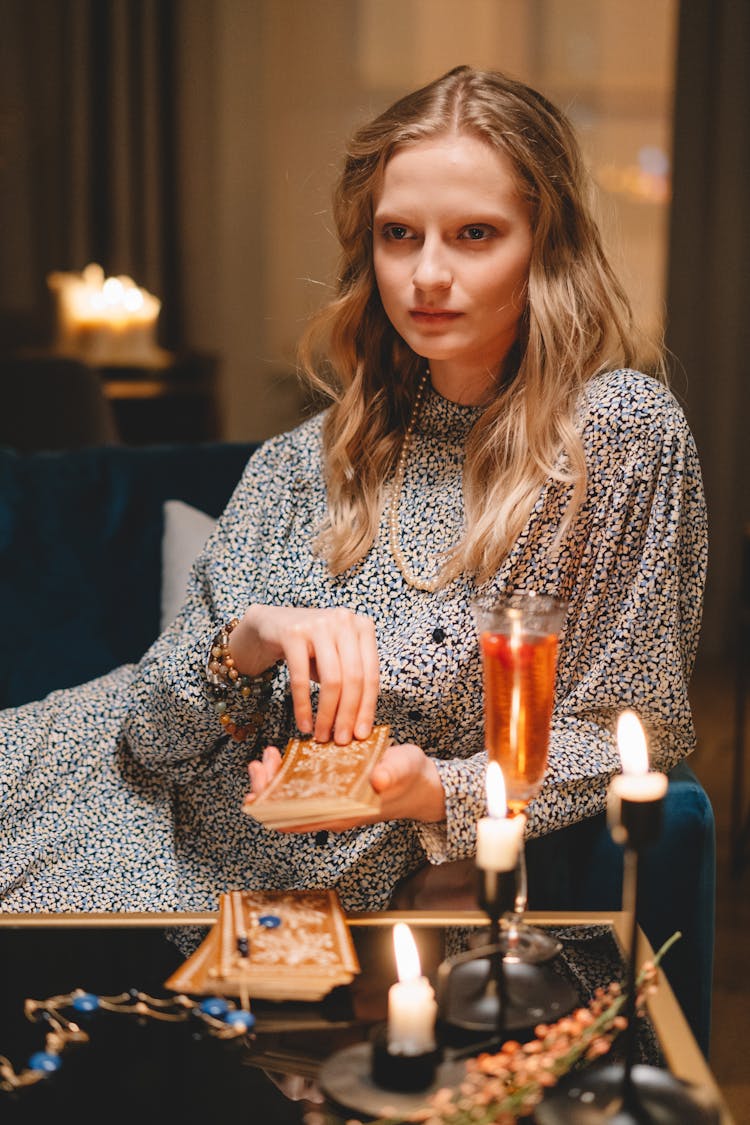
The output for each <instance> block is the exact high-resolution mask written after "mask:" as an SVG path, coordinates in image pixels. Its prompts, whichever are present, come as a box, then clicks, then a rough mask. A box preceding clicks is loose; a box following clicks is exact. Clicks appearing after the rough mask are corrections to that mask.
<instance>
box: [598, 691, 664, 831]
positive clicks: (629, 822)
mask: <svg viewBox="0 0 750 1125" xmlns="http://www.w3.org/2000/svg"><path fill="white" fill-rule="evenodd" d="M617 748H618V750H619V751H620V758H621V760H622V770H623V772H622V773H621V774H617V775H616V776H615V777H613V778H612V781H611V782H610V785H609V791H608V793H607V820H608V822H609V827H610V831H611V833H612V838H613V840H614V841H615V843H618V844H630V846H632V847H636V848H638V847H640V846H643V845H644V844H646V843H649V842H651V841H652V840H653V839H656V837H657V836H658V834H659V832H660V830H661V817H662V811H661V802H662V801H663V800H664V797H665V796H666V794H667V785H668V779H667V776H666V774H663V773H657V772H653V773H650V772H649V768H648V751H647V749H646V738H645V735H644V733H643V727H642V726H641V724H640V721H639V719H638V716H637V715H636V714H635V713H634V712H633V711H623V713H622V714H621V715H620V718H619V719H618V722H617Z"/></svg>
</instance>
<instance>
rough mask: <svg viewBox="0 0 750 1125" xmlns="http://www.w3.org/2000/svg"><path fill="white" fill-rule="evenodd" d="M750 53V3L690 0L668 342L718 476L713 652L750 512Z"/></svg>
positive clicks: (680, 90)
mask: <svg viewBox="0 0 750 1125" xmlns="http://www.w3.org/2000/svg"><path fill="white" fill-rule="evenodd" d="M749 58H750V4H747V3H744V2H743V3H739V2H737V0H686V2H684V3H682V4H681V5H680V25H679V42H678V57H677V82H676V98H675V114H674V196H673V202H672V212H671V228H670V264H669V276H668V300H667V314H668V328H667V343H668V346H669V348H670V349H671V351H672V352H673V354H674V356H675V357H676V360H677V369H676V373H675V377H674V381H673V385H674V387H675V390H676V392H677V394H678V395H679V396H680V397H682V398H683V400H684V402H685V405H686V411H687V415H688V419H689V421H690V424H691V426H692V429H693V433H694V434H695V438H696V442H697V444H698V449H699V453H700V456H701V462H702V466H703V473H704V480H705V486H706V495H707V500H708V507H709V522H710V539H709V551H710V558H709V577H708V585H707V590H706V603H705V617H704V628H703V639H702V648H701V650H702V652H703V653H704V654H705V655H706V656H710V657H712V658H715V657H721V656H726V655H727V654H728V653H729V652H730V651H731V650H732V648H733V647H734V642H735V638H736V629H737V626H736V621H737V616H738V613H737V600H738V597H739V582H740V558H741V541H742V530H743V527H744V526H745V525H747V524H748V522H750V428H749V423H750V411H749V410H748V407H749V406H750V389H749V384H750V67H749V66H748V59H749Z"/></svg>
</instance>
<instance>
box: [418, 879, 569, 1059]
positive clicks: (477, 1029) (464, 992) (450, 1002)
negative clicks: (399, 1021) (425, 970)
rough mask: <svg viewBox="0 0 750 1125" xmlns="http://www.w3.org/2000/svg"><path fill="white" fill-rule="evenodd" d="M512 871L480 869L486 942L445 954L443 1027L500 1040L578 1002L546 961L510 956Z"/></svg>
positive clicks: (439, 989)
mask: <svg viewBox="0 0 750 1125" xmlns="http://www.w3.org/2000/svg"><path fill="white" fill-rule="evenodd" d="M515 880H516V874H515V871H485V870H482V869H480V871H479V895H478V898H479V905H480V906H481V908H482V910H484V912H485V913H486V914H487V916H488V919H489V928H490V935H489V943H488V944H487V945H482V946H478V947H476V948H473V949H469V950H467V951H466V952H464V953H459V954H456V955H455V956H453V957H448V958H446V959H445V961H443V963H442V964H441V966H440V968H439V970H438V977H437V994H438V1005H439V1014H440V1019H441V1021H442V1023H443V1024H444V1025H445V1027H446V1029H448V1030H453V1031H454V1032H455V1031H457V1032H459V1033H462V1034H464V1035H468V1036H470V1037H481V1039H482V1040H483V1041H484V1040H486V1039H487V1037H488V1036H489V1037H490V1038H489V1040H488V1042H486V1043H484V1042H483V1043H482V1046H483V1047H485V1046H486V1047H490V1046H491V1045H493V1044H495V1043H498V1044H499V1043H502V1042H503V1041H504V1039H505V1036H506V1034H507V1033H508V1032H511V1031H512V1032H516V1033H517V1032H519V1031H524V1030H527V1029H529V1028H531V1027H534V1025H535V1024H537V1023H540V1022H543V1021H552V1020H556V1019H559V1018H560V1017H561V1016H563V1015H564V1014H565V1013H566V1012H569V1011H570V1010H571V1009H572V1008H574V1007H575V1005H576V1003H577V996H576V993H575V990H574V989H573V987H572V986H571V985H570V984H569V983H568V982H567V981H566V980H564V979H563V977H561V976H560V975H559V974H558V973H556V972H554V970H553V969H551V968H550V967H549V965H537V964H530V963H527V962H524V961H516V960H513V961H508V960H507V959H506V958H505V952H506V943H505V941H504V937H503V930H504V924H503V918H504V916H505V914H506V913H507V912H508V911H509V910H511V909H512V907H513V902H514V900H515V886H516V883H515Z"/></svg>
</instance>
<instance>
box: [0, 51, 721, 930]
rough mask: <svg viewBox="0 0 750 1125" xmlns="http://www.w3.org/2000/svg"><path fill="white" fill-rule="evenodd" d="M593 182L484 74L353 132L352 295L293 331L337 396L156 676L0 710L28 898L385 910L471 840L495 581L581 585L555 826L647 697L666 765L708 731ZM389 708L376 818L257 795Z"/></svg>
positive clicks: (653, 408)
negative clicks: (252, 898) (287, 757)
mask: <svg viewBox="0 0 750 1125" xmlns="http://www.w3.org/2000/svg"><path fill="white" fill-rule="evenodd" d="M587 194H588V188H587V181H586V175H585V172H584V169H583V165H582V162H581V157H580V154H579V151H578V147H577V144H576V141H575V138H574V136H573V133H572V131H571V129H570V126H569V125H568V123H567V121H566V120H565V118H564V117H563V116H562V114H560V112H559V111H558V110H557V109H555V108H554V107H553V106H552V105H550V103H549V102H547V101H546V100H545V99H544V98H543V97H541V96H540V95H539V94H537V93H536V92H534V91H533V90H530V89H529V88H527V87H525V86H523V85H521V84H519V83H516V82H513V81H511V80H509V79H507V78H505V77H503V76H501V75H496V74H483V73H479V72H475V71H473V70H471V69H469V68H466V67H460V68H458V69H457V70H455V71H452V72H451V73H450V74H448V75H446V76H444V77H443V78H441V79H439V80H438V81H436V82H434V83H432V84H431V85H430V86H427V87H425V88H424V89H423V90H419V91H417V92H416V93H414V94H412V95H410V96H408V97H406V98H404V99H403V100H401V101H400V102H398V103H396V104H395V105H394V106H393V107H391V108H390V109H389V110H387V111H386V112H385V113H384V114H382V115H381V116H380V117H378V118H377V119H376V120H375V121H373V122H372V123H370V124H369V125H366V126H365V127H364V128H362V129H361V130H360V131H359V132H358V133H357V134H356V136H355V137H354V140H353V143H352V146H351V150H350V152H349V154H348V157H347V161H346V165H345V168H344V172H343V175H342V177H341V180H340V183H339V185H338V189H337V193H336V199H335V218H336V223H337V228H338V233H339V238H340V241H341V247H342V263H341V271H340V278H339V283H338V293H337V295H336V298H335V300H334V301H333V302H332V304H331V305H330V306H329V307H328V308H326V309H324V310H323V311H322V312H321V313H320V315H319V316H318V317H317V318H316V319H315V320H314V321H313V323H312V325H311V327H310V330H309V332H308V334H307V336H306V339H305V341H304V342H303V348H302V356H303V365H304V368H305V370H306V372H307V374H308V376H309V377H310V378H311V379H312V380H313V382H314V383H316V384H317V385H318V386H320V385H323V384H324V383H325V385H326V386H329V387H330V389H331V394H332V396H333V405H332V406H330V407H329V409H328V410H327V411H326V412H325V413H323V414H322V415H319V416H317V417H315V418H313V419H311V420H310V421H307V422H305V423H304V424H303V425H301V426H300V427H298V428H297V429H296V430H294V431H293V432H292V433H290V434H285V435H282V436H281V437H278V438H275V439H273V440H271V441H269V442H267V443H266V444H265V445H264V446H263V447H262V449H261V450H260V451H259V452H258V453H257V454H256V455H255V456H254V457H253V458H252V459H251V461H250V463H249V465H248V467H247V470H246V472H245V474H244V476H243V479H242V481H241V482H240V484H239V485H238V488H237V490H236V492H235V494H234V496H233V498H232V500H231V502H230V504H229V506H228V508H227V510H226V512H225V514H224V516H223V517H222V520H221V521H220V524H219V526H218V528H217V530H216V532H215V534H214V535H213V536H212V538H211V540H210V541H209V543H208V544H207V546H206V549H205V551H204V553H203V555H202V556H201V558H200V559H199V561H198V563H197V564H196V567H195V569H194V572H193V578H192V584H191V589H190V592H189V597H188V600H187V602H186V604H185V606H184V608H183V610H182V612H181V614H180V615H179V617H178V619H177V620H176V621H175V622H174V624H173V625H172V626H170V628H169V629H168V630H167V631H166V632H165V633H164V635H163V636H162V637H161V638H160V639H159V640H158V641H157V642H156V643H155V644H154V646H153V647H152V648H151V650H150V651H149V652H148V653H147V654H146V656H145V657H144V658H143V660H142V661H141V663H140V665H139V666H138V667H137V668H133V667H127V668H124V669H121V670H119V671H118V672H116V673H113V674H112V675H111V676H109V677H105V678H104V679H103V680H100V681H95V682H94V684H91V685H87V686H86V687H84V688H82V689H77V690H76V691H74V692H67V693H58V694H57V696H53V697H50V700H49V701H47V702H45V703H43V704H40V705H30V706H29V707H27V708H22V709H20V711H19V712H16V713H15V714H14V715H12V716H11V717H10V719H7V720H6V732H7V733H6V735H5V738H6V741H8V740H9V741H10V745H11V750H12V751H13V753H12V754H11V756H10V760H11V761H13V762H14V763H15V762H19V763H21V764H19V766H18V768H17V773H18V775H19V776H18V777H17V791H16V794H15V795H14V796H13V797H12V799H11V800H10V801H9V802H8V803H7V804H6V805H5V807H6V808H7V810H8V811H7V813H6V816H5V818H4V832H6V833H7V836H6V837H5V838H4V839H3V841H2V843H3V846H2V848H0V856H1V857H2V860H0V862H2V863H3V866H4V883H3V887H4V892H5V897H4V899H3V905H4V907H5V908H6V909H28V908H32V907H35V908H39V907H42V906H47V907H49V908H53V909H54V908H58V909H59V908H64V907H66V908H73V907H76V906H78V907H80V906H81V905H82V904H85V905H88V904H89V903H92V904H96V905H99V907H104V908H108V907H111V908H118V907H119V908H134V907H140V908H146V909H149V908H159V907H162V908H163V907H167V908H169V907H174V906H179V907H181V908H185V909H195V908H210V907H212V906H214V905H215V902H216V896H217V894H218V892H220V891H223V890H226V889H228V888H231V887H240V886H254V887H294V886H300V887H301V886H335V887H337V888H338V890H339V893H340V895H341V897H342V900H343V902H344V904H345V906H347V907H349V908H377V907H382V906H385V905H386V904H387V902H388V900H389V897H390V895H391V892H392V890H393V887H394V886H395V884H396V882H397V881H398V880H399V879H400V878H401V877H402V876H404V875H405V874H407V873H408V872H410V871H411V870H413V869H414V868H416V867H417V866H419V865H420V864H421V863H423V862H424V860H425V858H427V859H428V860H430V861H432V862H435V863H439V862H442V861H444V860H448V859H453V858H461V857H464V856H467V855H470V854H471V853H472V851H473V849H474V846H475V824H476V820H477V818H478V816H479V815H481V812H482V810H483V807H484V776H485V766H486V758H485V755H484V751H483V723H482V688H481V669H480V664H479V655H478V650H477V643H476V637H475V633H474V626H473V623H472V619H471V612H470V603H471V601H472V599H473V598H475V597H476V596H477V595H478V594H482V595H483V596H490V595H498V596H499V595H502V594H503V593H505V592H507V591H509V590H512V589H516V588H526V589H528V588H534V589H536V590H537V591H539V592H544V593H551V594H555V595H557V596H559V597H563V598H565V599H567V600H568V602H569V612H568V618H567V621H566V625H565V628H564V633H563V636H562V639H561V646H560V653H559V668H558V680H557V688H556V702H555V712H554V717H553V728H552V735H551V744H550V766H549V772H548V777H547V779H546V782H545V785H544V788H543V791H542V793H541V795H540V796H539V798H538V799H537V800H536V801H534V802H533V804H532V806H531V809H530V821H529V831H530V832H531V833H532V834H538V833H542V832H548V831H550V830H552V829H554V828H557V827H559V826H561V825H564V824H568V823H571V822H573V821H576V820H579V819H581V818H583V817H586V816H590V815H592V814H594V813H596V812H597V811H599V810H600V809H601V808H602V806H603V802H604V795H605V788H606V783H607V781H608V779H609V777H610V776H611V774H612V773H613V772H614V771H615V770H616V768H617V765H618V762H617V755H616V751H615V748H614V743H613V726H614V719H615V717H616V714H617V713H618V712H619V711H620V710H621V709H622V708H624V707H633V708H634V709H635V710H636V711H637V712H638V713H639V714H640V715H641V717H642V719H643V720H644V722H645V724H646V727H647V732H648V736H649V745H650V750H651V755H652V760H653V761H654V762H655V763H656V764H657V765H658V766H659V767H661V768H669V766H671V765H672V764H674V763H675V762H676V761H677V760H678V759H679V758H680V757H682V756H683V755H684V754H686V753H689V752H690V750H691V749H692V747H693V738H694V736H693V730H692V723H691V718H690V711H689V706H688V701H687V688H686V685H687V679H688V676H689V673H690V669H691V665H692V660H693V655H694V650H695V644H696V639H697V630H698V623H699V616H700V610H699V606H700V600H701V593H702V584H703V577H704V569H705V521H704V510H703V500H702V492H701V483H700V474H699V469H698V465H697V460H696V455H695V450H694V446H693V442H692V439H691V437H690V434H689V431H688V429H687V426H686V423H685V420H684V418H683V416H682V413H681V411H680V410H679V407H678V406H677V405H676V403H675V401H674V399H673V398H672V396H671V395H670V394H669V392H668V391H667V390H666V388H665V387H664V385H663V383H662V382H660V381H659V380H658V379H656V378H654V377H651V376H649V375H645V374H641V373H639V372H638V371H637V370H635V368H636V367H637V365H638V364H639V361H641V362H642V360H641V355H642V349H641V348H640V345H639V342H638V338H637V336H636V333H635V331H634V329H633V326H632V319H631V315H630V309H629V307H628V303H627V299H626V297H625V295H624V293H623V291H622V289H621V288H620V286H619V284H618V283H617V281H616V279H615V278H614V276H613V274H612V271H611V269H610V267H609V265H608V263H607V261H606V258H605V256H604V253H603V251H602V248H601V243H600V239H599V235H598V232H597V229H596V226H595V224H594V222H593V220H592V218H591V214H590V211H589V206H588V202H587ZM321 372H322V373H323V374H321ZM324 376H325V378H324ZM235 620H236V623H232V624H230V622H233V621H235ZM235 676H236V677H237V679H236V680H234V681H233V680H232V677H235ZM233 684H234V685H237V686H233ZM375 719H377V720H378V721H379V722H387V723H389V724H390V726H391V729H392V733H393V736H394V738H395V743H394V745H393V746H392V747H391V748H390V749H389V750H388V751H387V753H386V755H385V756H384V758H383V760H382V761H381V764H380V765H379V766H378V767H376V769H375V770H374V772H373V774H372V778H371V781H372V785H373V787H374V788H375V789H376V790H377V791H378V793H379V794H380V798H381V806H382V812H381V819H379V820H378V822H376V823H372V824H363V823H360V822H358V823H356V824H351V823H341V822H338V823H336V822H333V823H321V824H320V825H318V826H316V831H313V832H310V831H308V832H304V833H297V834H282V833H278V832H274V831H268V830H266V829H265V828H264V827H263V826H262V825H261V824H259V823H258V822H257V821H255V820H254V819H252V817H249V816H244V815H242V813H241V812H240V808H241V806H242V803H243V798H244V796H245V791H246V789H247V770H248V768H249V773H250V781H251V786H252V790H253V793H256V794H257V793H258V792H261V791H262V790H263V788H264V787H265V786H266V785H267V784H268V782H269V780H270V778H271V777H272V776H273V774H274V773H275V771H276V770H277V768H278V764H279V752H278V750H277V749H276V748H275V747H276V746H277V745H279V746H283V745H284V744H285V742H286V740H287V739H288V737H289V736H290V735H291V734H292V733H294V731H295V727H296V728H297V729H299V731H301V732H303V733H310V732H312V733H314V735H315V737H316V738H318V739H327V738H331V737H332V738H333V739H335V741H336V742H338V743H340V744H344V743H346V742H347V741H349V740H350V739H351V737H352V736H353V735H354V736H356V737H364V736H366V735H367V733H368V732H369V731H370V729H371V727H372V724H373V721H374V720H375ZM20 747H23V751H21V749H20ZM50 748H52V749H50ZM264 748H265V749H264ZM62 762H64V763H65V764H64V766H63V767H62V776H61V773H60V766H61V763H62ZM19 794H20V795H19ZM31 795H33V797H32V796H31ZM29 799H33V802H34V805H35V807H36V809H37V810H41V812H42V814H43V820H44V829H45V830H44V831H43V832H42V833H41V837H40V838H39V839H37V838H36V837H34V839H32V838H30V836H29V833H28V831H26V832H24V826H25V825H27V824H28V822H29V812H30V810H29V808H28V802H29ZM252 799H253V798H252V795H251V797H250V799H249V803H248V806H247V807H248V808H249V810H250V811H252ZM61 800H62V801H63V802H65V801H67V802H68V803H69V805H70V809H69V814H70V815H69V817H68V818H66V822H65V832H64V833H63V834H62V838H61V836H60V818H59V816H56V815H55V810H56V807H57V806H59V803H60V801H61ZM37 815H38V814H37ZM81 825H83V826H84V827H83V830H82V828H81ZM19 826H20V827H19ZM172 832H173V834H174V839H173V840H172V839H171V838H170V834H171V833H172ZM19 838H20V840H21V844H20V845H19V842H18V841H19ZM40 841H41V842H40ZM149 851H151V852H152V853H153V857H154V861H155V862H153V863H149V862H147V861H144V855H145V856H147V855H148V854H149ZM102 888H106V891H103V890H102ZM97 895H98V897H99V900H100V901H99V902H98V903H95V902H94V900H96V898H97Z"/></svg>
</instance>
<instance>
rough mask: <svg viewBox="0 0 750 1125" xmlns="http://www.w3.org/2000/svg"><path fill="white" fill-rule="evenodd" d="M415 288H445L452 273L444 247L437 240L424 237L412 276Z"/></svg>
mask: <svg viewBox="0 0 750 1125" xmlns="http://www.w3.org/2000/svg"><path fill="white" fill-rule="evenodd" d="M412 281H413V283H414V287H415V289H427V290H429V289H447V288H448V287H449V286H450V284H451V282H452V281H453V274H452V272H451V269H450V265H449V263H448V260H447V255H446V252H445V247H444V246H443V245H442V244H441V243H440V242H439V241H437V240H432V239H425V241H424V242H423V243H422V248H421V251H420V254H419V258H418V259H417V263H416V266H415V269H414V275H413V278H412Z"/></svg>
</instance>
